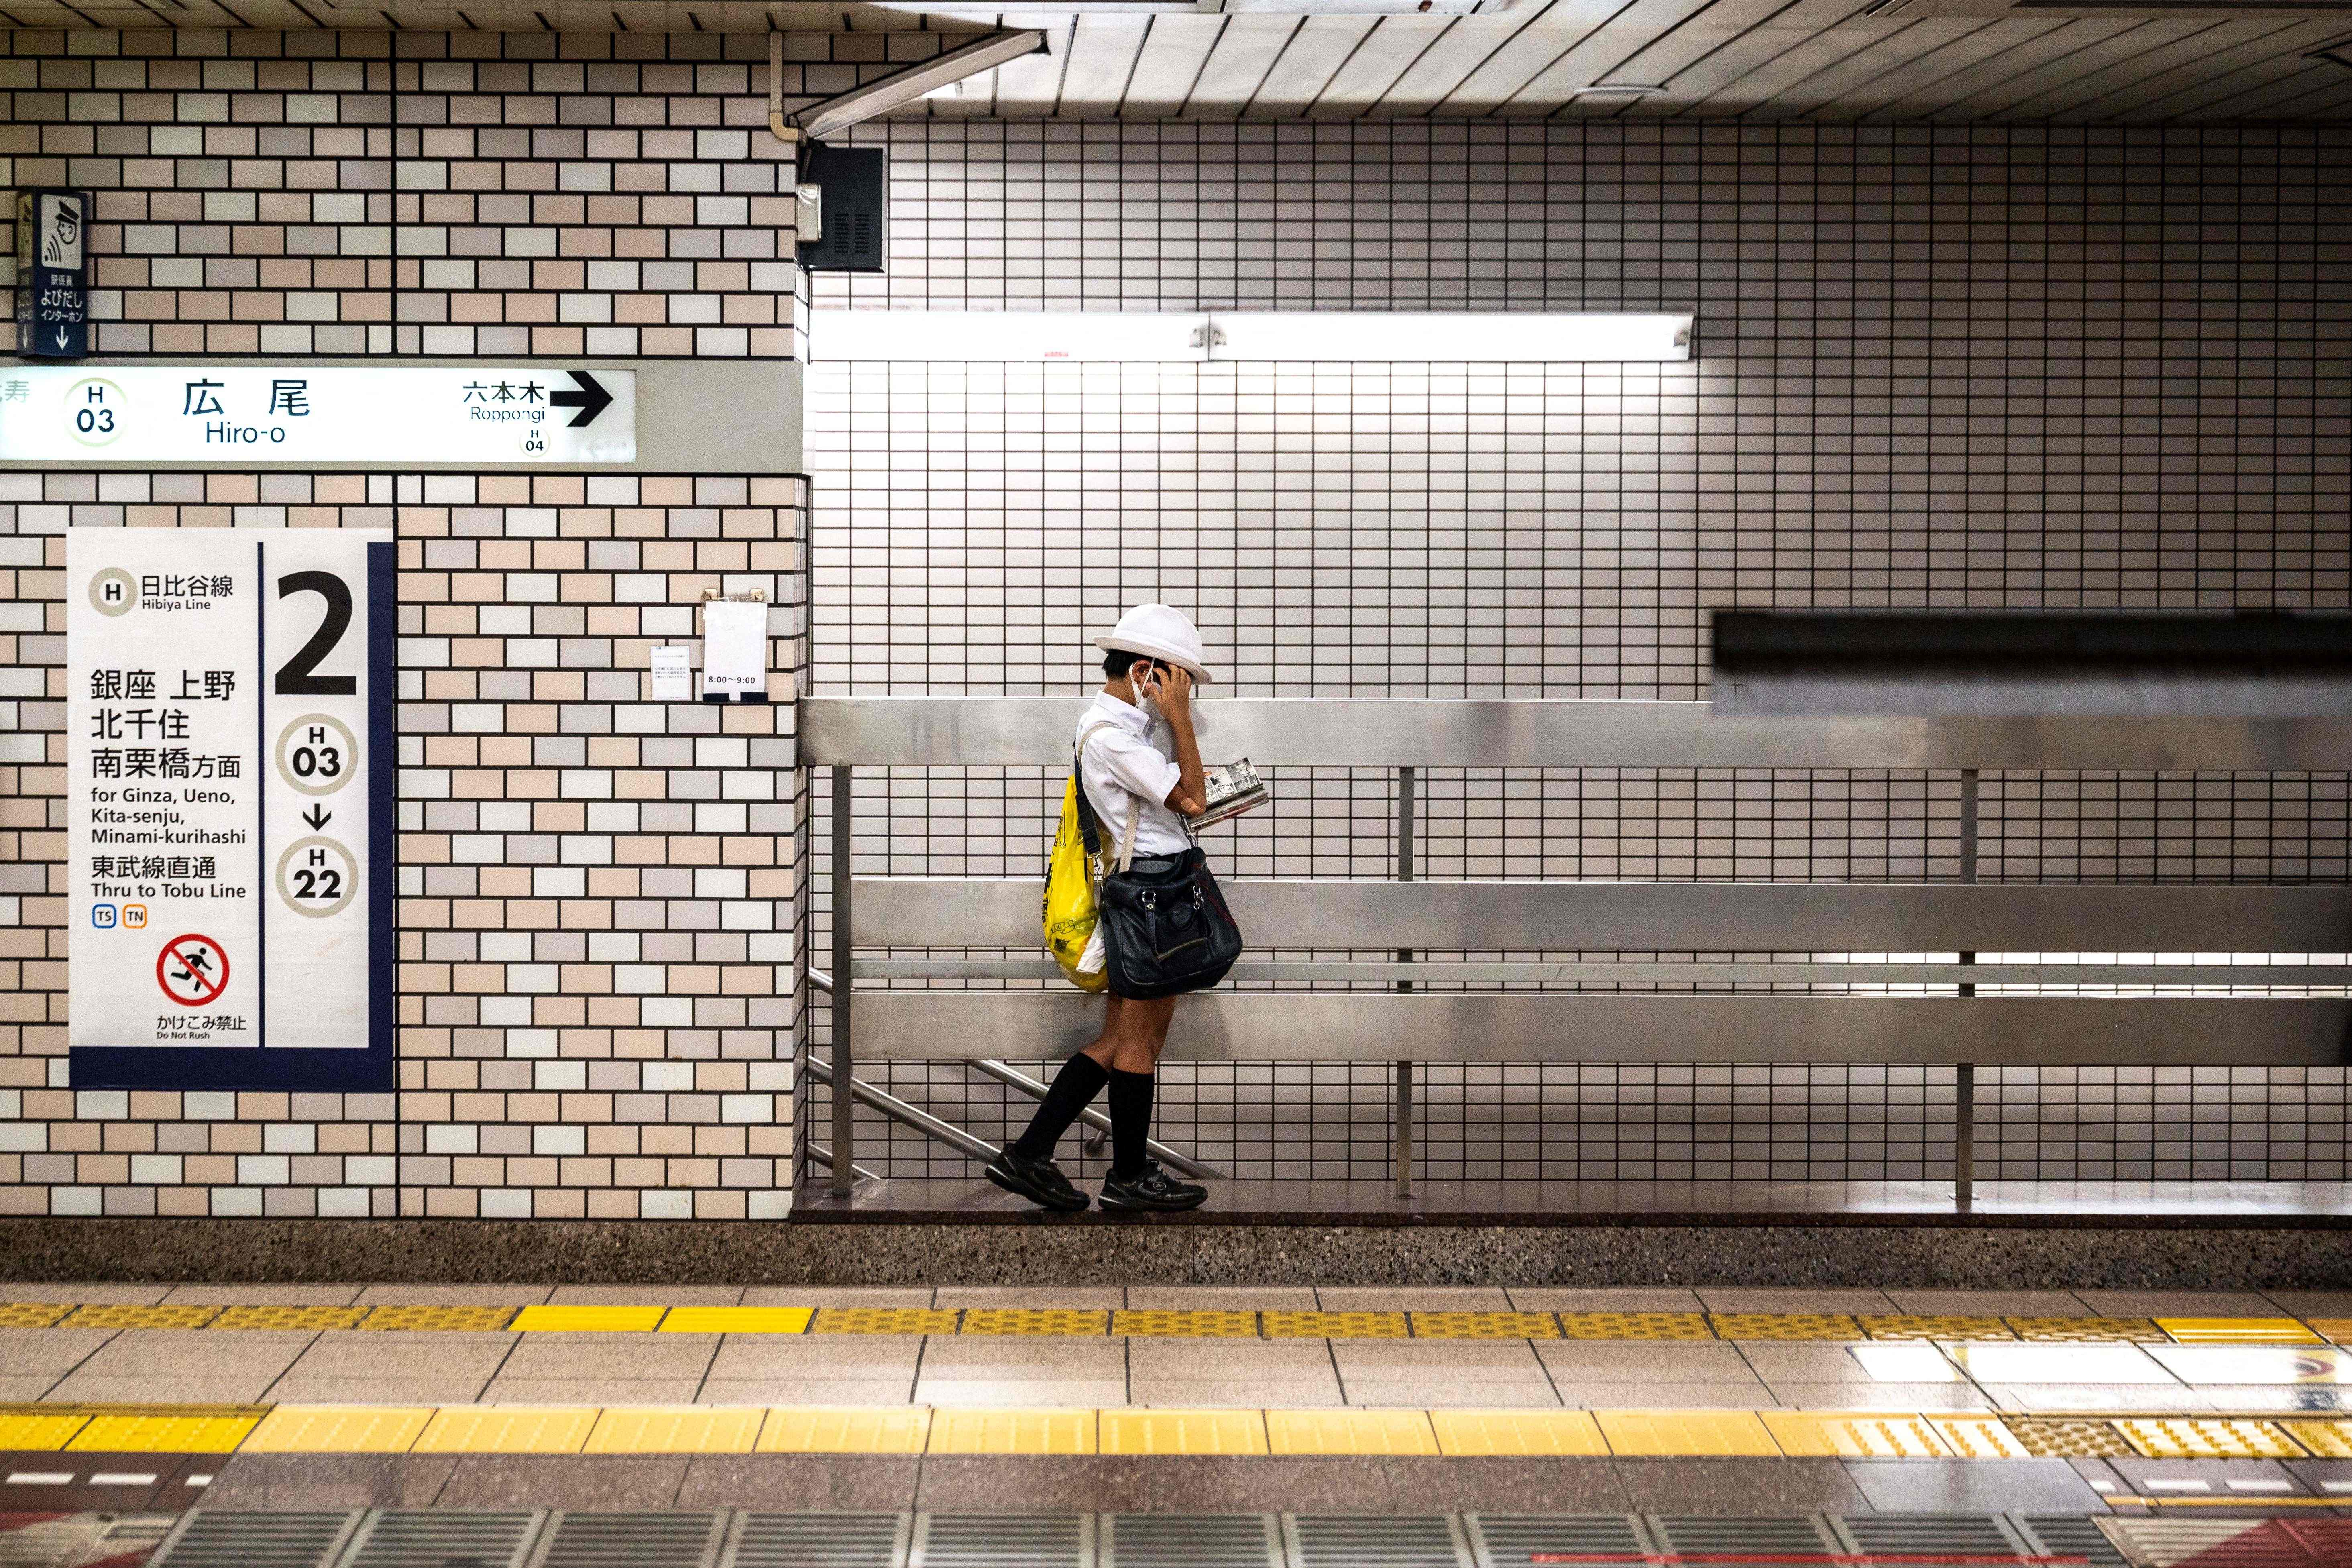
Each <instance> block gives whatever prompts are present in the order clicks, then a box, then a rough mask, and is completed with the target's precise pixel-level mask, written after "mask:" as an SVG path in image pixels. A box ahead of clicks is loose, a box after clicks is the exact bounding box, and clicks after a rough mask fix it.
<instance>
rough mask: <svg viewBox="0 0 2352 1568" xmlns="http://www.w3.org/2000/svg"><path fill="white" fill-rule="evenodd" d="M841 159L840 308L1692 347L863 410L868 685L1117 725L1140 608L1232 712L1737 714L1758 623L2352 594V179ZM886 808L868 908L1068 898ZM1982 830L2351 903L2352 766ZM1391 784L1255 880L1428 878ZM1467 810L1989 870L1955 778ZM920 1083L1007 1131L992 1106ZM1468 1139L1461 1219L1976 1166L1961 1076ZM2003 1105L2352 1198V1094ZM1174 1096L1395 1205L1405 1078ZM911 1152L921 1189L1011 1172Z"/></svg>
mask: <svg viewBox="0 0 2352 1568" xmlns="http://www.w3.org/2000/svg"><path fill="white" fill-rule="evenodd" d="M855 134H856V138H857V139H859V140H862V141H865V142H871V143H876V144H886V145H887V146H888V147H889V148H890V150H891V153H892V157H893V163H892V194H893V205H892V211H891V234H890V262H889V268H888V271H887V275H886V276H884V277H882V278H878V279H869V278H859V279H819V280H818V287H817V289H816V291H815V299H814V304H815V305H816V307H817V308H818V309H819V310H824V309H838V308H845V307H856V308H866V309H872V308H885V307H888V308H898V309H923V308H935V309H979V310H990V309H1010V310H1037V309H1080V308H1084V309H1089V310H1119V309H1124V310H1198V309H1202V308H1210V309H1215V308H1226V309H1235V308H1238V309H1244V310H1266V309H1286V310H1307V309H1315V310H1428V309H1434V310H1451V309H1457V308H1465V307H1466V308H1473V309H1482V310H1503V309H1527V310H1533V309H1552V310H1571V309H1578V308H1599V309H1612V308H1621V307H1622V308H1632V309H1645V308H1654V307H1661V306H1676V307H1685V308H1691V309H1694V310H1696V315H1697V321H1698V327H1697V336H1698V352H1697V354H1696V358H1695V359H1694V360H1693V361H1692V363H1688V364H1681V365H1666V366H1647V365H1628V366H1622V367H1620V366H1615V365H1590V366H1576V365H1556V366H1549V367H1546V366H1533V365H1526V366H1515V367H1510V368H1507V369H1505V368H1498V367H1494V366H1470V365H1462V364H1432V365H1417V364H1399V365H1384V364H1377V363H1359V364H1355V365H1338V364H1323V365H1293V364H1223V365H1208V366H1190V365H1125V366H1122V365H1083V366H1078V365H1014V366H1004V365H993V364H973V365H961V364H946V363H934V364H929V365H924V364H906V363H900V364H893V365H884V364H870V365H857V366H835V365H824V364H820V365H817V366H815V367H814V369H813V374H812V387H811V398H810V405H811V416H810V426H809V440H810V450H811V463H812V467H813V468H814V471H815V476H816V486H817V500H818V510H817V514H816V521H815V527H816V540H815V556H814V560H815V570H816V578H815V616H816V639H815V643H816V646H815V655H814V658H815V675H816V678H817V679H818V680H819V681H820V682H822V683H823V685H824V689H829V690H835V691H839V690H842V689H856V690H861V691H883V690H896V691H914V690H922V689H950V690H970V691H973V692H982V693H985V692H992V691H1012V692H1028V691H1069V692H1076V691H1078V690H1080V689H1084V687H1085V685H1086V684H1087V679H1088V669H1089V665H1090V658H1089V652H1090V650H1089V648H1088V647H1087V637H1089V636H1091V635H1092V633H1093V632H1094V631H1095V630H1097V629H1099V628H1100V627H1102V626H1107V625H1108V623H1109V622H1110V621H1111V620H1112V619H1113V618H1114V617H1115V616H1117V614H1118V610H1119V608H1120V607H1121V606H1122V605H1125V604H1127V603H1130V602H1133V601H1135V600H1138V599H1141V598H1145V597H1150V596H1162V597H1166V598H1169V599H1171V600H1172V601H1173V602H1175V603H1178V604H1181V605H1186V606H1188V607H1191V608H1192V609H1194V610H1195V612H1196V613H1197V614H1198V616H1199V617H1200V619H1201V621H1202V627H1203V630H1204V632H1205V634H1206V636H1207V638H1208V644H1209V647H1210V651H1211V659H1212V662H1213V663H1214V664H1216V665H1217V666H1218V667H1219V668H1220V669H1221V671H1223V674H1224V676H1225V683H1224V684H1223V685H1221V687H1220V689H1221V690H1224V691H1230V692H1233V693H1234V694H1238V695H1247V696H1284V697H1302V696H1307V695H1309V694H1321V695H1329V696H1335V697H1340V696H1357V697H1383V696H1419V695H1432V696H1474V697H1483V696H1501V695H1511V696H1530V697H1531V696H1550V697H1601V698H1612V697H1641V698H1692V697H1699V696H1704V695H1705V693H1706V648H1705V626H1706V616H1707V613H1708V612H1709V611H1710V610H1711V609H1713V608H1715V607H1717V606H1722V605H1744V606H1765V605H1825V606H1837V605H1856V606H1866V605H1898V606H1922V605H1941V606H1958V605H1977V606H1989V605H2013V606H2067V605H2084V606H2094V607H2099V606H2125V605H2133V606H2137V605H2162V606H2166V607H2177V608H2186V607H2192V606H2201V607H2208V608H2213V607H2223V606H2245V607H2263V608H2272V607H2294V606H2316V607H2323V608H2335V609H2341V608H2344V607H2346V605H2347V585H2352V500H2347V482H2352V205H2347V202H2348V201H2352V132H2347V131H2345V130H2342V129H2334V130H2326V131H2315V130H2302V131H2280V130H2271V129H2262V128H2236V127H2228V128H2218V129H2210V130H2200V131H2194V132H2190V131H2180V132H2153V131H2151V132H2115V131H2104V130H2094V129H2084V128H2079V127H2067V128H2045V127H2034V126H2016V127H2010V126H1980V127H1966V126H1952V127H1939V128H1932V129H1930V128H1911V127H1865V128H1856V127H1851V126H1818V127H1816V126H1757V127H1745V126H1736V125H1728V124H1718V125H1687V124H1673V125H1658V124H1618V123H1610V122H1584V123H1579V124H1558V125H1550V126H1545V125H1508V126H1505V125H1485V124H1481V125H1463V124H1458V123H1454V124H1449V123H1444V122H1437V123H1423V122H1398V123H1381V124H1370V123H1368V124H1361V125H1346V124H1314V123H1304V124H1296V125H1268V124H1241V125H1234V124H1217V123H1189V124H1170V125H1157V126H1155V125H1138V124H1034V123H1022V124H998V123H989V122H967V123H950V122H944V121H935V122H932V123H930V124H929V125H917V124H898V125H892V126H887V127H867V128H862V129H861V130H860V131H859V132H856V133H855ZM853 583H854V584H855V586H854V591H853V588H852V584H853ZM870 788H871V790H872V792H873V793H872V794H871V795H869V796H867V797H866V798H865V799H862V800H861V803H860V806H861V816H862V818H863V819H864V820H865V821H866V822H869V823H872V824H874V825H876V826H877V829H878V827H879V825H880V824H881V823H883V822H885V821H887V823H888V824H889V828H890V831H889V832H888V833H887V835H886V834H884V833H882V832H880V831H878V830H877V831H874V832H873V833H872V834H871V835H870V837H868V839H867V842H869V843H871V844H872V845H873V846H874V849H873V852H872V858H871V860H870V862H869V863H868V864H870V867H871V869H872V871H874V872H877V873H878V872H880V871H882V870H884V869H885V868H887V870H889V871H891V872H894V873H898V874H902V875H903V874H917V873H921V872H925V871H929V872H931V873H933V874H961V875H981V876H987V875H1005V876H1025V875H1034V874H1035V873H1036V869H1037V868H1038V867H1039V866H1040V865H1041V864H1042V858H1043V845H1044V839H1045V834H1046V833H1047V832H1048V831H1049V828H1050V819H1049V816H1048V807H1049V806H1050V805H1056V804H1058V801H1059V794H1060V781H1059V779H1058V777H1055V778H1042V777H1038V776H1035V775H1034V774H1025V773H1024V774H1020V775H1016V776H1011V777H1004V776H1001V775H994V774H991V775H987V776H980V775H977V774H973V775H964V774H955V775H952V776H941V777H939V778H935V779H931V780H925V779H923V778H921V777H919V776H913V775H906V776H900V777H897V778H894V779H892V780H890V781H888V782H887V785H886V784H885V783H884V781H881V780H878V779H877V780H875V781H873V783H872V784H871V786H870ZM885 788H887V790H888V791H889V797H888V798H889V805H888V808H887V816H884V814H883V798H884V797H883V795H882V792H883V790H884V789H885ZM1984 788H1985V805H1984V843H1983V858H1982V873H1983V874H1984V875H1985V876H1987V877H1988V878H2012V879H2026V880H2032V879H2050V880H2072V879H2093V880H2114V879H2123V880H2137V879H2157V878H2164V879H2239V880H2249V881H2261V880H2278V881H2295V880H2309V879H2319V880H2328V881H2340V880H2343V879H2346V877H2347V875H2352V860H2347V826H2348V825H2352V795H2347V780H2346V778H2345V777H2344V776H2343V775H2341V774H2331V775H2324V776H2275V777H2274V776H2269V775H2242V776H2238V777H2230V776H2225V775H2195V776H2191V775H2185V774H2167V775H2161V776H2157V775H2132V776H2126V777H2120V778H2119V777H2116V776H2115V775H2072V774H2070V775H2063V776H2062V775H2038V774H2007V775H1993V776H1990V777H1988V778H1987V779H1986V781H1985V785H1984ZM1421 795H1422V802H1423V820H1422V824H1421V829H1420V835H1419V837H1420V852H1421V858H1422V862H1421V863H1422V870H1423V874H1424V875H1430V876H1474V877H1475V876H1497V875H1503V876H1545V877H1554V878H1561V877H1580V876H1581V877H1601V878H1614V877H1630V878H1650V877H1664V878H1720V877H1738V878H1743V879H1848V878H1853V879H1885V878H1894V879H1914V878H1919V877H1935V876H1946V877H1948V876H1952V875H1955V874H1957V872H1958V778H1957V777H1956V776H1955V775H1951V774H1935V775H1925V776H1923V775H1920V774H1916V773H1912V774H1894V775H1887V774H1884V773H1843V772H1835V773H1832V772H1828V771H1814V772H1810V773H1807V772H1802V771H1783V772H1779V773H1745V772H1743V773H1738V774H1737V775H1734V774H1732V773H1723V772H1708V773H1695V772H1692V771H1688V770H1684V771H1679V772H1677V771H1674V770H1642V771H1635V770H1586V771H1584V772H1583V773H1564V772H1555V773H1544V774H1537V773H1524V774H1512V775H1509V776H1503V775H1500V774H1496V773H1471V772H1465V773H1444V772H1438V773H1434V774H1433V775H1432V776H1427V777H1424V778H1423V781H1422V784H1421ZM1391 799H1392V796H1391V784H1390V781H1389V780H1388V779H1386V778H1385V777H1383V776H1382V775H1381V774H1380V773H1376V772H1370V771H1364V770H1359V771H1358V772H1356V773H1354V774H1352V775H1350V774H1348V773H1344V772H1340V771H1331V772H1327V773H1318V774H1317V775H1315V776H1313V777H1312V778H1308V777H1306V776H1302V775H1300V774H1298V773H1297V772H1296V771H1293V772H1292V773H1286V774H1285V775H1284V776H1282V777H1280V778H1278V779H1277V781H1276V807H1275V808H1274V809H1273V810H1272V811H1271V812H1269V813H1266V814H1264V815H1261V816H1254V817H1251V818H1249V819H1247V820H1246V821H1245V822H1244V824H1243V825H1242V826H1241V827H1240V829H1239V830H1238V831H1237V832H1234V833H1233V834H1232V836H1231V837H1223V838H1221V839H1220V840H1219V841H1218V850H1219V853H1220V855H1221V857H1223V858H1224V860H1225V862H1226V863H1227V864H1230V865H1232V866H1234V868H1237V869H1239V870H1241V871H1243V872H1244V873H1247V874H1257V875H1268V874H1276V873H1279V874H1282V875H1309V874H1312V875H1319V876H1373V877H1381V876H1387V875H1390V874H1391V853H1392V851H1391V838H1390V825H1391V821H1392V816H1393V806H1392V805H1391ZM942 803H953V804H942ZM892 1081H893V1084H894V1086H895V1087H896V1088H897V1089H898V1092H900V1093H902V1094H905V1095H907V1096H908V1098H910V1099H915V1100H920V1101H922V1102H925V1103H928V1104H929V1105H930V1106H931V1107H932V1108H933V1109H934V1110H938V1111H939V1112H940V1114H942V1115H947V1116H950V1118H952V1119H956V1120H961V1121H966V1122H967V1123H968V1124H970V1125H972V1126H973V1127H975V1129H976V1130H978V1131H982V1132H983V1133H984V1134H987V1135H992V1136H993V1135H994V1134H995V1132H996V1131H997V1130H998V1129H999V1128H1001V1127H1002V1126H1003V1125H1004V1123H1005V1121H1006V1119H1007V1115H1008V1109H1007V1104H1006V1097H1005V1094H1004V1092H1003V1090H1002V1089H999V1088H998V1087H997V1086H995V1085H993V1084H988V1083H980V1082H974V1081H971V1079H970V1078H969V1076H968V1075H964V1074H961V1073H960V1072H955V1071H950V1070H944V1069H932V1070H929V1071H924V1070H920V1069H916V1068H904V1069H900V1071H899V1072H898V1073H897V1074H895V1075H893V1079H892ZM1423 1095H1424V1099H1425V1102H1426V1104H1427V1106H1428V1113H1427V1116H1428V1124H1427V1126H1426V1127H1425V1129H1424V1138H1423V1158H1424V1161H1425V1162H1426V1169H1427V1173H1429V1174H1431V1175H1433V1176H1438V1177H1446V1176H1466V1177H1488V1176H1499V1175H1505V1174H1508V1175H1512V1176H1520V1177H1523V1176H1528V1175H1535V1174H1541V1175H1544V1176H1548V1177H1560V1178H1566V1177H1580V1176H1581V1177H1589V1178H1590V1177H1611V1176H1623V1177H1639V1178H1660V1179H1675V1178H1682V1177H1694V1176H1695V1177H1739V1178H1749V1177H1763V1176H1772V1177H1815V1178H1838V1177H1895V1178H1900V1177H1932V1176H1937V1175H1942V1174H1948V1172H1949V1161H1950V1122H1951V1106H1952V1095H1953V1078H1952V1074H1951V1073H1950V1072H1949V1071H1948V1070H1946V1071H1940V1072H1927V1073H1920V1072H1916V1071H1913V1072H1884V1071H1871V1070H1864V1069H1847V1068H1802V1067H1795V1068H1785V1069H1776V1070H1769V1071H1768V1070H1764V1069H1756V1070H1742V1071H1738V1072H1734V1071H1732V1070H1731V1069H1728V1068H1724V1069H1704V1068H1607V1067H1601V1068H1533V1067H1530V1068H1510V1069H1504V1068H1468V1069H1439V1070H1437V1071H1436V1072H1434V1073H1433V1074H1432V1075H1431V1081H1429V1082H1428V1083H1427V1084H1425V1086H1424V1089H1423ZM1161 1098H1162V1105H1163V1116H1164V1118H1165V1121H1166V1123H1167V1125H1168V1126H1169V1127H1170V1129H1171V1131H1170V1133H1169V1137H1170V1141H1171V1142H1178V1143H1180V1144H1181V1145H1183V1146H1187V1147H1197V1148H1198V1149H1200V1150H1201V1151H1202V1152H1204V1153H1206V1154H1207V1155H1208V1156H1209V1157H1210V1158H1212V1159H1213V1160H1216V1161H1217V1162H1218V1163H1223V1164H1224V1165H1226V1166H1227V1167H1228V1168H1229V1169H1233V1170H1234V1171H1236V1172H1237V1173H1243V1174H1249V1175H1265V1176H1271V1175H1283V1176H1307V1175H1313V1176H1318V1177H1332V1176H1341V1175H1350V1174H1352V1175H1358V1176H1364V1175H1370V1176H1378V1175H1379V1174H1381V1169H1382V1165H1381V1163H1382V1161H1383V1160H1384V1158H1385V1154H1386V1144H1387V1137H1388V1130H1387V1125H1386V1120H1385V1117H1386V1100H1387V1091H1386V1087H1385V1072H1384V1069H1381V1068H1359V1069H1352V1070H1351V1069H1349V1068H1337V1067H1327V1068H1307V1067H1304V1066H1279V1065H1275V1064H1266V1065H1262V1066H1244V1067H1237V1068H1224V1067H1219V1068H1208V1067H1202V1068H1175V1067H1171V1068H1169V1069H1167V1070H1165V1071H1164V1072H1163V1089H1162V1095H1161ZM2344 1099H2345V1074H2344V1073H2343V1072H2342V1071H2340V1070H2329V1071H2315V1072H2310V1073H2304V1072H2284V1071H2282V1072H2274V1073H2267V1074H2266V1073H2263V1072H2261V1071H2236V1072H2232V1071H2229V1070H2227V1069H2214V1070H2212V1071H2210V1072H2201V1073H2198V1074H2195V1075H2191V1074H2189V1073H2187V1072H2185V1071H2184V1072H2168V1073H2157V1072H2153V1071H2128V1070H2116V1071H2104V1072H2075V1071H2062V1070H2056V1069H2052V1070H2045V1071H2043V1072H2041V1073H2039V1074H2036V1073H2034V1072H2032V1071H2031V1070H2025V1069H2015V1070H2010V1071H2006V1072H1994V1071H1991V1070H1990V1069H1988V1070H1987V1071H1985V1072H1983V1073H1981V1074H1980V1075H1979V1101H1980V1104H1979V1114H1980V1116H1981V1118H1982V1119H1983V1126H1982V1127H1981V1128H1980V1131H1979V1152H1978V1162H1979V1163H1978V1170H1979V1174H1981V1175H1984V1176H1987V1177H2013V1178H2029V1177H2040V1178H2052V1179H2062V1178H2069V1177H2076V1176H2080V1177H2109V1176H2118V1177H2137V1176H2151V1177H2153V1176H2165V1177H2173V1176H2187V1175H2196V1176H2200V1177H2221V1176H2236V1177H2263V1176H2271V1177H2291V1176H2309V1177H2330V1178H2335V1177H2341V1176H2343V1175H2344V1174H2346V1164H2345V1160H2346V1153H2347V1118H2346V1107H2345V1103H2344ZM1025 1114H1026V1102H1025V1101H1022V1100H1020V1099H1019V1097H1017V1096H1014V1097H1013V1098H1012V1103H1011V1106H1010V1116H1011V1119H1012V1121H1013V1124H1014V1125H1016V1126H1017V1124H1018V1122H1019V1121H1020V1120H1022V1119H1023V1118H1024V1117H1025ZM868 1136H869V1137H870V1139H871V1140H872V1142H870V1143H869V1145H868V1147H869V1148H870V1149H871V1151H872V1158H873V1160H881V1159H883V1158H884V1157H885V1155H884V1151H885V1149H886V1148H887V1160H888V1162H889V1164H888V1165H887V1168H889V1169H893V1170H903V1171H908V1172H913V1171H918V1170H920V1171H925V1172H929V1173H935V1174H941V1175H946V1174H961V1173H968V1172H969V1166H968V1165H967V1164H966V1163H964V1162H962V1161H961V1159H960V1158H958V1157H957V1156H954V1155H953V1154H951V1153H950V1152H946V1151H943V1150H941V1149H939V1148H938V1147H937V1146H935V1145H927V1144H924V1143H923V1142H921V1141H920V1140H919V1139H916V1138H913V1137H911V1136H909V1135H907V1134H904V1133H891V1132H889V1131H887V1130H886V1129H885V1128H884V1127H882V1126H881V1125H880V1124H878V1123H877V1125H875V1126H874V1127H873V1129H872V1130H871V1131H870V1133H869V1134H868ZM1071 1147H1073V1148H1074V1147H1075V1144H1073V1145H1071ZM860 1158H861V1160H866V1159H867V1155H866V1153H865V1152H861V1155H860ZM868 1163H872V1162H871V1161H869V1162H868Z"/></svg>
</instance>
